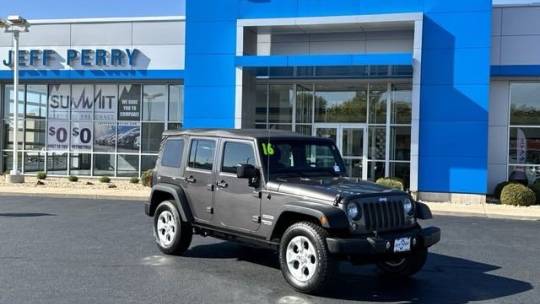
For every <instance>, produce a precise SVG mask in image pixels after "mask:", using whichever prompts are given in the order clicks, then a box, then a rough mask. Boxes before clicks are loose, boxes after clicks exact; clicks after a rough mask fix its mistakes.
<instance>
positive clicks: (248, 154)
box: [221, 142, 255, 174]
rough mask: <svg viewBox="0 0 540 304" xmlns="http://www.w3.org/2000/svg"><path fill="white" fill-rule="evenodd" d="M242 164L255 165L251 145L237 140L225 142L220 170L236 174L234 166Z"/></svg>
mask: <svg viewBox="0 0 540 304" xmlns="http://www.w3.org/2000/svg"><path fill="white" fill-rule="evenodd" d="M244 164H249V165H253V166H255V152H253V146H252V145H250V144H247V143H239V142H227V143H225V146H224V149H223V161H222V164H221V172H225V173H233V174H236V168H237V167H238V166H239V165H244Z"/></svg>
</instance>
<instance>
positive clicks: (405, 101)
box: [391, 83, 412, 124]
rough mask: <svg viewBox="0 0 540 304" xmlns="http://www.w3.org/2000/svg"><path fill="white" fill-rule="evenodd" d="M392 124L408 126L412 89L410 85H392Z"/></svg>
mask: <svg viewBox="0 0 540 304" xmlns="http://www.w3.org/2000/svg"><path fill="white" fill-rule="evenodd" d="M391 112H392V115H391V122H392V123H393V124H410V123H411V117H412V116H411V112H412V87H411V84H410V83H406V84H394V85H392V111H391Z"/></svg>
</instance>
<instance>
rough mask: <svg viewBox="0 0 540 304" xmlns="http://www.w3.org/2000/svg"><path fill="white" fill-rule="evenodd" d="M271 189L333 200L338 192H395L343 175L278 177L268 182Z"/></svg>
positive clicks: (355, 193)
mask: <svg viewBox="0 0 540 304" xmlns="http://www.w3.org/2000/svg"><path fill="white" fill-rule="evenodd" d="M268 186H269V188H272V190H274V191H277V192H280V193H283V194H289V195H299V196H303V197H309V198H312V199H318V200H326V201H332V202H333V201H334V200H335V198H336V196H337V195H338V194H341V195H343V196H345V197H346V196H350V195H362V194H373V193H381V192H396V190H393V189H389V188H386V187H383V186H380V185H377V184H375V183H372V182H368V181H362V180H356V179H351V178H345V177H318V178H315V177H314V178H297V177H295V178H278V179H275V180H272V181H270V182H269V185H268Z"/></svg>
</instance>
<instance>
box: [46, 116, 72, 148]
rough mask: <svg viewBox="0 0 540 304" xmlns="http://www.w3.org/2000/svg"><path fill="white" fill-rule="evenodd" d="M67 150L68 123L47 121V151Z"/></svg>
mask: <svg viewBox="0 0 540 304" xmlns="http://www.w3.org/2000/svg"><path fill="white" fill-rule="evenodd" d="M68 148H69V122H67V121H58V120H49V125H48V128H47V150H49V151H64V150H67V149H68Z"/></svg>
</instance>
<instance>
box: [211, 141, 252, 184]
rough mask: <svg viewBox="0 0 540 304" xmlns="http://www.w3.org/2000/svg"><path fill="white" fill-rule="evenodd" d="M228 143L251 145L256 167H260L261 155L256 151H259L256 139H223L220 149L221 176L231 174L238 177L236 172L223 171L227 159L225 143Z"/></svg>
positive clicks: (230, 175)
mask: <svg viewBox="0 0 540 304" xmlns="http://www.w3.org/2000/svg"><path fill="white" fill-rule="evenodd" d="M227 143H240V144H247V145H250V146H251V148H252V151H253V157H254V159H255V165H254V166H255V167H256V168H260V167H261V166H260V164H259V157H258V155H257V154H256V153H258V150H257V145H256V144H255V141H253V140H243V139H223V140H221V144H220V149H219V156H220V157H219V164H218V165H219V170H218V173H219V176H229V177H237V176H236V174H235V173H230V172H224V171H223V162H224V159H225V145H226V144H227Z"/></svg>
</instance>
